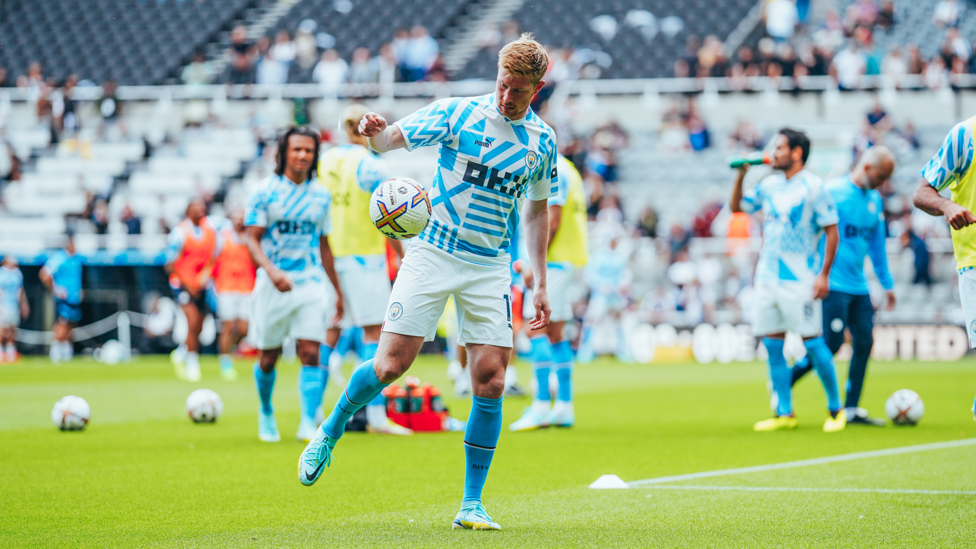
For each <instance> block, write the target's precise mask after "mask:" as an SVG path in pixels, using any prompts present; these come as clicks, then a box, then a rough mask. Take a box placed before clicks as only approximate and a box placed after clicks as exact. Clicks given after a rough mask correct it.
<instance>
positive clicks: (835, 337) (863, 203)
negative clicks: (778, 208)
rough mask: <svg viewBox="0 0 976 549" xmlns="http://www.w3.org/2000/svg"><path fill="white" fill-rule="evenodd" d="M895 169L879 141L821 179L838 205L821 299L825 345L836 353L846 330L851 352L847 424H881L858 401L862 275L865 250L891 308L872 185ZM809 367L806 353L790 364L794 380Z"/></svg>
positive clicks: (868, 312)
mask: <svg viewBox="0 0 976 549" xmlns="http://www.w3.org/2000/svg"><path fill="white" fill-rule="evenodd" d="M894 170H895V157H894V155H893V154H892V153H891V150H889V149H888V148H887V147H885V146H883V145H878V146H874V147H871V148H870V149H868V150H866V151H864V153H863V154H862V155H861V158H860V159H859V160H858V162H857V165H855V166H854V169H853V170H852V171H851V173H849V174H848V175H845V176H842V177H838V178H836V179H833V180H831V181H828V182H826V183H825V184H824V188H825V189H827V192H829V193H830V196H831V197H832V198H833V199H834V203H835V204H836V205H837V214H838V217H839V218H840V222H839V223H838V227H839V236H840V243H839V244H838V245H837V259H836V260H835V261H834V268H833V269H831V270H830V293H828V294H827V297H826V298H825V299H824V301H823V333H824V340H825V341H826V343H827V348H829V349H830V352H831V353H832V354H836V353H837V350H838V349H840V346H841V344H842V343H844V330H845V329H848V330H850V332H851V346H852V347H853V351H854V352H853V354H852V355H851V364H850V371H849V373H848V375H847V396H846V397H845V402H844V409H845V411H846V414H847V423H848V425H850V424H852V423H853V424H860V425H877V426H881V427H883V426H884V424H885V422H884V420H882V419H876V418H872V417H869V416H868V413H867V410H865V409H863V408H859V407H858V402H859V401H860V400H861V389H862V387H863V386H864V375H865V373H866V372H867V368H868V358H869V357H870V356H871V347H872V346H873V345H874V336H873V335H872V332H873V330H874V305H872V303H871V295H870V294H869V293H868V282H867V279H866V278H865V276H864V258H865V256H870V257H871V266H872V267H873V268H874V273H875V274H876V275H877V276H878V281H880V282H881V286H882V287H883V288H884V289H885V293H886V299H887V303H886V304H885V308H886V309H887V310H889V311H890V310H891V309H892V308H894V306H895V292H894V286H895V283H894V281H893V280H892V279H891V273H889V272H888V257H887V254H886V253H885V224H884V201H883V199H882V198H881V194H880V193H879V192H878V191H877V190H875V189H877V188H878V187H881V186H882V185H884V183H885V182H886V181H887V180H888V179H890V178H891V174H892V172H893V171H894ZM812 369H813V366H811V365H810V360H809V359H808V358H806V357H804V358H803V359H802V360H801V361H800V362H798V363H797V364H796V365H794V366H793V379H792V381H793V385H796V382H797V381H799V380H800V378H802V377H803V376H804V375H806V374H807V372H809V371H810V370H812Z"/></svg>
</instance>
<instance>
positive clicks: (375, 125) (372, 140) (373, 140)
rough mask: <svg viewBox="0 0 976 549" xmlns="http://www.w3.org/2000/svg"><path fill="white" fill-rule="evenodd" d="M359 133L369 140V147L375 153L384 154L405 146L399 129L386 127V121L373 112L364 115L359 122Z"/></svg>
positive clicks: (404, 140) (405, 142)
mask: <svg viewBox="0 0 976 549" xmlns="http://www.w3.org/2000/svg"><path fill="white" fill-rule="evenodd" d="M359 133H361V134H362V135H365V136H366V137H368V138H369V146H370V147H372V148H373V150H374V151H376V152H381V153H384V152H387V151H392V150H394V149H403V148H406V146H407V141H406V139H404V138H403V132H401V131H400V128H399V127H397V126H389V125H387V123H386V119H385V118H383V117H382V116H380V115H378V114H376V113H374V112H370V113H366V116H364V117H363V119H362V120H360V122H359Z"/></svg>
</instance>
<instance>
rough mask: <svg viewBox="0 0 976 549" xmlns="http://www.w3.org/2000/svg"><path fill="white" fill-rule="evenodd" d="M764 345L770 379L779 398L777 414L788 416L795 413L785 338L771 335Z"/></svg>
mask: <svg viewBox="0 0 976 549" xmlns="http://www.w3.org/2000/svg"><path fill="white" fill-rule="evenodd" d="M763 345H765V346H766V352H767V353H768V354H769V359H768V360H769V379H771V380H772V382H773V390H774V391H776V396H777V397H778V398H779V406H777V408H776V415H777V416H788V415H790V414H792V413H793V387H792V381H793V377H792V374H791V372H790V367H789V366H787V364H786V357H784V356H783V340H782V339H773V338H770V337H766V338H763Z"/></svg>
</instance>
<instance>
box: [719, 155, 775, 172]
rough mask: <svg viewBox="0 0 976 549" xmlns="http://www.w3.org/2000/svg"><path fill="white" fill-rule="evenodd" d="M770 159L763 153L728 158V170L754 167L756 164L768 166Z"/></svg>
mask: <svg viewBox="0 0 976 549" xmlns="http://www.w3.org/2000/svg"><path fill="white" fill-rule="evenodd" d="M770 163H772V159H771V158H770V157H769V155H768V154H766V153H764V152H754V153H749V154H743V155H735V156H730V157H729V167H730V168H741V167H742V166H746V165H749V166H754V165H756V164H770Z"/></svg>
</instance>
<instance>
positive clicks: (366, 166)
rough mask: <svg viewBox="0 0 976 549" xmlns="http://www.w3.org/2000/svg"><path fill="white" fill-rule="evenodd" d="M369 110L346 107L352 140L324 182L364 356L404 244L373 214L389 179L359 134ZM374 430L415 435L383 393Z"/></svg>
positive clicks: (334, 157) (372, 409)
mask: <svg viewBox="0 0 976 549" xmlns="http://www.w3.org/2000/svg"><path fill="white" fill-rule="evenodd" d="M367 112H369V109H367V108H366V107H365V106H364V105H359V104H352V105H349V106H348V107H346V109H345V110H344V111H343V113H342V116H341V118H340V123H341V125H342V128H343V129H344V130H345V133H346V137H347V140H348V143H346V144H345V145H339V146H337V147H333V148H332V149H329V150H328V151H326V152H325V154H323V155H322V157H321V159H320V160H319V177H318V181H319V184H321V185H323V186H325V188H327V189H329V192H331V193H332V234H330V235H329V242H330V243H331V245H332V254H333V256H334V257H335V266H336V272H337V273H338V274H339V282H340V286H341V287H342V294H343V302H344V304H345V314H344V316H343V322H342V327H344V328H350V327H352V326H358V327H362V328H363V344H364V345H363V349H364V351H363V352H364V355H365V356H363V357H362V358H363V360H370V359H372V358H373V355H375V354H376V348H377V345H378V344H379V340H380V331H381V329H382V327H383V320H384V318H385V317H386V306H387V302H388V301H389V299H390V289H391V288H392V285H391V284H390V279H389V276H388V275H387V261H386V247H387V245H390V246H391V247H392V248H393V249H394V250H395V252H396V255H397V257H398V258H399V259H402V258H403V247H402V246H401V244H400V241H398V240H390V239H388V238H386V237H385V236H383V234H382V233H380V232H379V231H378V230H376V226H375V225H374V224H373V220H372V219H371V218H370V216H369V200H370V197H371V196H372V194H373V191H374V190H375V189H376V187H378V186H379V184H380V183H382V182H383V181H386V180H387V179H388V178H389V175H388V172H387V168H386V164H385V163H384V162H383V161H382V160H380V159H379V158H378V157H377V156H376V154H375V153H374V152H373V151H372V150H371V149H370V148H369V142H368V141H367V139H366V137H364V136H362V135H360V134H359V121H360V120H362V118H363V116H365V115H366V113H367ZM340 330H341V327H340V326H333V327H330V328H329V330H328V332H327V333H326V338H325V344H324V345H323V346H322V351H321V357H322V358H321V361H322V363H323V364H328V362H326V361H327V360H328V356H329V354H331V353H332V349H334V348H335V345H336V342H337V341H338V340H339V334H340ZM366 418H367V424H368V428H369V429H370V430H371V431H375V432H382V433H389V434H401V435H405V434H412V431H411V430H410V429H406V428H404V427H401V426H399V425H397V424H396V423H393V422H392V421H390V420H389V419H388V418H387V417H386V407H385V398H384V397H383V395H378V396H377V397H376V399H374V401H373V402H371V403H370V404H369V405H367V406H366Z"/></svg>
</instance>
